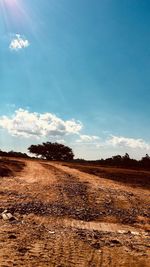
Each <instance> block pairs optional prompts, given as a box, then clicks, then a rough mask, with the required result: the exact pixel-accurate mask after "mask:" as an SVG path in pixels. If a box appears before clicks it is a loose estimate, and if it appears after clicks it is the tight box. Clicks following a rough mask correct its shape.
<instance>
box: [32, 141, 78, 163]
mask: <svg viewBox="0 0 150 267" xmlns="http://www.w3.org/2000/svg"><path fill="white" fill-rule="evenodd" d="M28 151H29V152H30V153H33V154H35V155H36V156H41V157H42V158H45V159H47V160H61V161H65V160H73V158H74V154H73V151H72V149H71V148H70V147H68V146H65V145H62V144H58V143H51V142H47V143H42V144H39V145H31V146H30V147H29V148H28Z"/></svg>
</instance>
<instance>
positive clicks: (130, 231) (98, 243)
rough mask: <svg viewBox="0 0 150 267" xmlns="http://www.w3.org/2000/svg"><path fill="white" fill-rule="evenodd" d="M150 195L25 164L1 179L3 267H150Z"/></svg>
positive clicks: (0, 247) (91, 177)
mask: <svg viewBox="0 0 150 267" xmlns="http://www.w3.org/2000/svg"><path fill="white" fill-rule="evenodd" d="M149 204H150V196H149V191H148V190H147V189H142V188H138V187H135V188H133V187H130V186H127V185H124V184H120V183H118V182H115V181H111V180H107V179H103V178H99V177H96V176H94V175H90V174H86V173H82V172H80V171H78V170H75V169H70V168H68V167H66V166H62V165H60V164H59V163H57V164H56V163H46V162H40V161H30V160H27V161H25V168H24V169H23V170H22V171H20V172H19V173H17V174H16V175H14V176H11V177H3V178H0V212H3V211H4V210H5V209H7V210H8V211H9V212H11V214H13V216H14V217H15V219H14V220H13V221H4V220H3V219H0V266H2V267H6V266H7V267H9V266H10V267H11V266H18V267H19V266H27V267H28V266H35V267H37V266H39V267H40V266H41V267H44V266H52V267H53V266H58V267H60V266H61V267H65V266H66V267H72V266H81V267H82V266H85V267H88V266H89V267H94V266H95V267H99V266H102V267H105V266H139V267H144V266H146V267H148V266H149V262H150V254H149V253H150V245H149V244H150V242H149V241H150V240H149V231H148V230H149V229H150V228H149Z"/></svg>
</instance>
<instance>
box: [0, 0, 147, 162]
mask: <svg viewBox="0 0 150 267" xmlns="http://www.w3.org/2000/svg"><path fill="white" fill-rule="evenodd" d="M149 103H150V2H149V1H141V0H132V1H131V0H122V1H120V0H75V1H74V0H44V1H43V0H32V1H31V0H0V149H1V150H7V151H9V150H16V151H22V152H27V148H28V147H29V146H30V145H31V144H37V143H42V142H45V141H52V142H55V141H57V142H59V143H63V144H65V145H69V146H70V147H71V148H72V149H73V151H74V153H75V157H76V158H77V157H79V158H85V159H99V158H106V157H110V156H112V155H116V154H120V155H123V154H125V153H126V152H127V153H129V154H130V156H131V157H134V158H141V157H142V156H144V155H145V154H146V153H150V134H149V133H150V123H149V120H150V105H149Z"/></svg>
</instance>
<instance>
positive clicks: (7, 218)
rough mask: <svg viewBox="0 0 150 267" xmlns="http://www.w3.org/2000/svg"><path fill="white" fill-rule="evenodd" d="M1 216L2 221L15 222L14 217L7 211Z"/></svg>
mask: <svg viewBox="0 0 150 267" xmlns="http://www.w3.org/2000/svg"><path fill="white" fill-rule="evenodd" d="M1 216H2V219H3V220H4V221H13V220H15V217H14V216H13V215H12V214H11V213H10V212H8V211H7V210H4V211H3V212H2V214H1Z"/></svg>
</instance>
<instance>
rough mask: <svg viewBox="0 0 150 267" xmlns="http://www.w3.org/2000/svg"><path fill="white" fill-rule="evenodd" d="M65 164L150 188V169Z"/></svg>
mask: <svg viewBox="0 0 150 267" xmlns="http://www.w3.org/2000/svg"><path fill="white" fill-rule="evenodd" d="M63 165H64V166H68V167H70V168H75V169H78V170H80V171H82V172H85V173H89V174H93V175H96V176H99V177H103V178H105V179H111V180H114V181H118V182H121V183H124V184H128V185H131V186H138V187H143V188H147V189H149V188H150V171H144V170H133V169H123V168H116V167H103V166H97V165H94V164H93V165H92V164H85V163H84V164H78V163H63Z"/></svg>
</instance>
